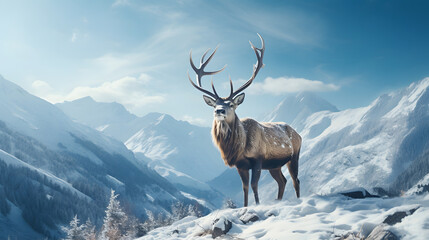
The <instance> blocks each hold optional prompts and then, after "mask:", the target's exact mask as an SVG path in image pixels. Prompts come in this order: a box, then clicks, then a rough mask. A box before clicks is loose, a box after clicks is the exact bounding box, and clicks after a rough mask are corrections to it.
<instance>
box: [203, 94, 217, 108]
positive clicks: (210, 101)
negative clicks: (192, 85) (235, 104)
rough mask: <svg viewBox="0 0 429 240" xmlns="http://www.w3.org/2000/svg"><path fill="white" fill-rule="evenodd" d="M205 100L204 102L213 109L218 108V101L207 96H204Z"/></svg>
mask: <svg viewBox="0 0 429 240" xmlns="http://www.w3.org/2000/svg"><path fill="white" fill-rule="evenodd" d="M203 98H204V101H205V102H206V103H207V105H209V106H211V107H216V101H215V100H214V99H213V98H211V97H209V96H206V95H203Z"/></svg>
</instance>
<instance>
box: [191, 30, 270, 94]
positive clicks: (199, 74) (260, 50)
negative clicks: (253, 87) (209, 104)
mask: <svg viewBox="0 0 429 240" xmlns="http://www.w3.org/2000/svg"><path fill="white" fill-rule="evenodd" d="M258 36H259V38H260V39H261V42H262V47H261V48H257V47H255V46H254V45H253V44H252V42H251V41H249V43H250V46H251V47H252V49H253V51H255V54H256V58H257V62H256V64H255V65H253V73H252V76H251V77H250V79H249V80H247V82H246V83H245V84H243V86H241V87H240V88H239V89H237V90H236V91H233V89H234V88H233V86H232V81H231V77H230V78H229V84H230V86H231V93H230V94H229V97H228V98H227V99H231V100H232V99H233V98H234V97H235V96H236V95H237V94H239V93H240V92H242V91H243V90H244V89H246V88H247V87H249V86H250V84H252V82H253V80H254V79H255V77H256V75H257V74H258V72H259V70H260V69H261V68H262V67H264V64H263V63H262V59H263V58H264V52H265V42H264V39H263V38H262V37H261V35H259V33H258ZM217 48H218V47H216V49H215V50H214V51H213V53H212V54H211V55H210V57H209V58H208V59H207V60H206V61H204V57H205V56H206V54H207V53H208V51H209V50H210V49H208V50H207V51H206V52H205V53H204V54H203V56H202V57H201V61H200V68H197V67H195V65H194V62H193V61H192V51H191V52H190V53H189V62H190V63H191V67H192V69H194V71H195V73H196V76H197V83H198V86H197V85H196V84H195V83H194V81H192V79H191V77H190V76H189V72H188V78H189V81H190V82H191V84H192V86H194V87H195V88H196V89H198V90H200V91H201V92H203V93H205V94H207V95H209V96H211V97H212V98H214V99H218V98H220V97H219V95H218V94H217V92H216V89H215V87H214V85H213V81H212V89H213V93H212V92H210V91H208V90H205V89H203V88H202V87H201V78H202V77H203V76H205V75H214V74H217V73H219V72H221V71H223V70H224V69H225V67H226V65H225V66H224V67H223V68H222V69H220V70H217V71H214V72H206V71H204V68H205V67H206V66H207V64H208V63H209V62H210V60H211V59H212V58H213V55H214V54H215V53H216V51H217Z"/></svg>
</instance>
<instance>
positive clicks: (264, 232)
mask: <svg viewBox="0 0 429 240" xmlns="http://www.w3.org/2000/svg"><path fill="white" fill-rule="evenodd" d="M416 207H419V209H418V210H417V211H416V212H415V213H414V214H412V215H411V216H408V217H405V218H404V219H403V220H402V222H400V223H397V224H396V225H394V226H387V227H386V228H387V229H388V230H390V231H392V232H393V233H395V234H396V235H398V236H399V237H400V238H401V239H405V240H407V239H410V240H411V239H422V240H423V239H426V237H427V236H429V227H428V226H427V225H428V222H429V195H426V196H423V197H420V196H408V197H398V198H392V199H383V198H367V199H349V198H347V197H344V196H340V195H327V196H321V195H311V196H308V197H304V198H302V199H299V200H295V201H281V202H275V203H269V204H266V205H256V206H250V207H247V208H239V209H225V210H217V211H215V212H212V213H211V214H209V215H207V216H205V217H202V218H195V217H188V218H185V219H182V220H181V221H179V222H176V223H173V224H172V225H171V226H167V227H163V228H158V229H155V230H153V231H151V232H149V234H148V235H146V236H144V237H142V238H139V240H145V239H212V237H211V235H210V234H207V233H208V232H209V230H210V229H212V226H213V223H214V221H215V220H216V219H219V218H225V219H227V220H229V221H231V222H232V229H231V230H230V232H228V233H227V235H226V236H224V238H222V239H333V238H334V237H335V236H339V235H345V234H347V233H349V232H354V233H359V234H360V236H362V237H365V236H368V235H369V233H370V232H371V231H372V230H373V229H374V228H375V227H376V226H377V225H379V224H381V223H382V222H383V221H384V219H386V217H387V216H388V215H390V214H393V213H395V212H397V211H408V210H411V209H414V208H416ZM247 212H254V213H255V214H256V215H257V216H258V217H259V218H260V219H259V220H257V221H256V222H253V223H252V222H249V223H247V224H244V223H243V222H242V221H240V217H241V216H243V215H244V214H245V213H247ZM219 222H221V221H219ZM219 222H218V223H219ZM222 223H223V221H222ZM222 223H219V224H220V225H222ZM222 227H223V226H222ZM174 230H178V233H173V231H174Z"/></svg>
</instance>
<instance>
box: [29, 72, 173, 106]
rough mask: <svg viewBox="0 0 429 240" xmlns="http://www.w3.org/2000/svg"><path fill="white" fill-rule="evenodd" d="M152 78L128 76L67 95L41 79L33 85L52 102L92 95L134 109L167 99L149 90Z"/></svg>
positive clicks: (144, 75) (94, 97)
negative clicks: (58, 91) (60, 93)
mask: <svg viewBox="0 0 429 240" xmlns="http://www.w3.org/2000/svg"><path fill="white" fill-rule="evenodd" d="M151 80H152V78H151V77H150V76H149V75H147V74H141V75H140V76H138V77H131V76H127V77H123V78H120V79H118V80H115V81H111V82H104V83H102V84H101V85H99V86H93V87H91V86H79V87H76V88H74V89H73V90H72V91H71V92H70V93H68V94H65V95H58V93H56V92H55V91H54V89H53V88H52V87H51V86H50V85H49V84H48V83H46V82H43V81H39V80H37V81H34V82H33V84H32V87H33V92H34V93H35V94H36V95H38V96H40V97H42V98H44V99H45V100H47V101H50V102H52V103H57V102H63V101H66V100H67V101H72V100H76V99H79V98H82V97H86V96H91V97H92V98H93V99H94V100H96V101H99V102H118V103H121V104H123V105H124V106H125V107H126V108H127V109H129V110H131V111H133V110H137V109H139V108H142V107H144V106H146V105H148V104H153V103H156V104H158V103H162V102H164V101H165V95H164V94H162V93H158V94H157V93H153V92H149V91H148V90H147V86H148V84H150V81H151Z"/></svg>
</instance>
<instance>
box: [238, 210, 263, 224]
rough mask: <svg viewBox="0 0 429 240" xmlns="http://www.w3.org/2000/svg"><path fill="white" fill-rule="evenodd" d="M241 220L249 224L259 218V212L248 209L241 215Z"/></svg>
mask: <svg viewBox="0 0 429 240" xmlns="http://www.w3.org/2000/svg"><path fill="white" fill-rule="evenodd" d="M240 220H241V222H243V223H244V224H247V223H249V222H256V221H258V220H259V216H258V214H256V212H254V211H247V212H246V213H244V214H243V215H242V216H241V217H240Z"/></svg>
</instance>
